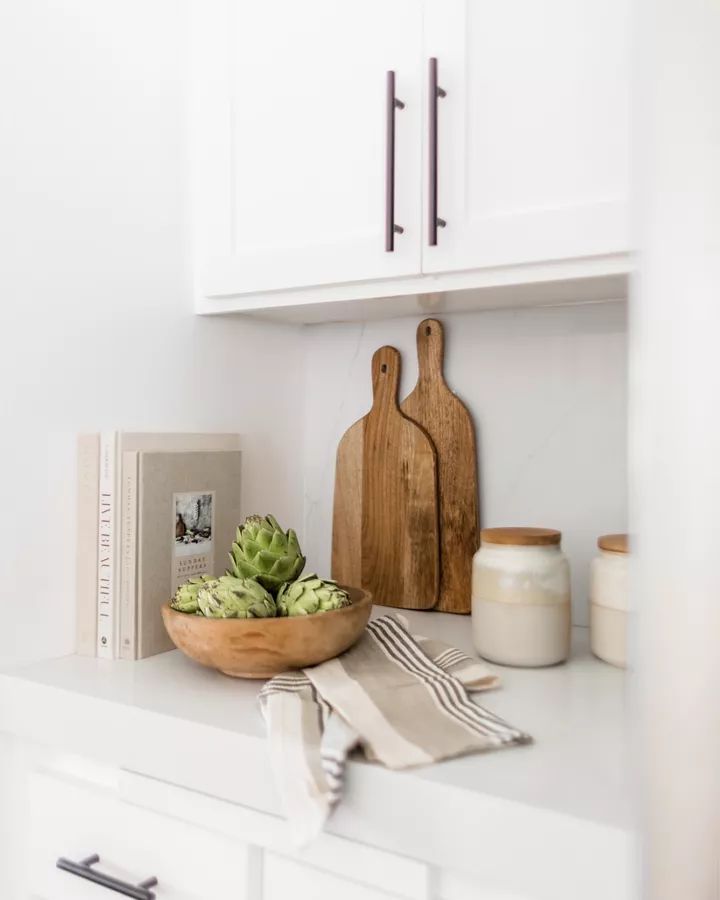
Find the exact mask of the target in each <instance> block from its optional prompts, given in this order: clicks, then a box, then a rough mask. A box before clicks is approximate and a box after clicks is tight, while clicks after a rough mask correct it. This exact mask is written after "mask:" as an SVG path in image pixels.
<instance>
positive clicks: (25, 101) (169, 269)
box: [0, 0, 302, 662]
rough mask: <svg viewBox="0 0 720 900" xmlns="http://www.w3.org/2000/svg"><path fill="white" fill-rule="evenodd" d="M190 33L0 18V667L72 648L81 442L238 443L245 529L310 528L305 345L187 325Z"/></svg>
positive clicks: (164, 0)
mask: <svg viewBox="0 0 720 900" xmlns="http://www.w3.org/2000/svg"><path fill="white" fill-rule="evenodd" d="M184 15H185V4H184V3H182V2H178V0H153V2H152V3H148V2H145V0H103V2H101V3H98V2H97V0H65V2H63V3H57V2H51V0H23V2H22V3H21V2H15V3H5V4H3V5H2V11H1V12H0V59H2V72H3V75H2V79H0V109H2V121H3V125H2V131H3V134H2V140H0V292H1V296H2V338H3V340H2V352H0V411H1V413H2V420H1V421H2V440H1V441H0V472H2V486H1V487H0V496H1V498H2V500H1V502H0V572H1V574H2V581H1V582H0V613H2V621H3V623H4V624H3V627H2V628H0V662H7V661H10V660H13V659H19V658H23V657H27V656H44V655H50V654H60V653H64V652H68V651H70V650H71V649H72V646H73V634H74V597H73V574H74V573H73V570H74V562H73V561H74V520H73V516H74V483H73V482H74V465H75V463H74V433H75V432H77V431H78V430H83V429H86V430H97V429H101V428H114V427H120V428H129V429H133V428H135V429H157V430H175V429H176V430H239V431H240V432H242V433H244V434H246V435H247V441H246V445H245V446H246V455H245V467H244V473H245V484H244V501H245V507H246V510H247V511H251V510H253V509H260V510H262V511H266V510H271V511H274V512H275V513H276V514H277V515H278V516H279V517H280V518H281V521H282V520H288V521H293V520H294V521H297V520H298V519H299V517H300V516H301V507H302V493H301V478H300V474H299V473H300V460H299V459H298V460H297V462H294V455H293V453H292V447H293V444H294V443H295V442H297V435H298V433H299V429H300V427H301V421H300V420H301V409H300V408H299V406H298V404H297V402H296V394H295V393H294V391H297V375H296V374H287V373H297V370H298V366H299V365H300V364H301V351H300V341H299V340H298V331H297V330H295V329H290V328H283V327H275V326H265V325H259V324H253V323H250V322H248V321H247V320H236V321H233V320H229V319H225V320H223V319H214V320H209V319H199V318H197V317H195V316H194V315H193V313H192V298H191V291H190V273H189V264H188V260H189V254H188V221H189V212H188V208H187V203H186V131H185V85H184V79H185V69H186V47H185V38H186V36H185V33H184ZM283 373H285V374H283ZM289 448H290V450H289Z"/></svg>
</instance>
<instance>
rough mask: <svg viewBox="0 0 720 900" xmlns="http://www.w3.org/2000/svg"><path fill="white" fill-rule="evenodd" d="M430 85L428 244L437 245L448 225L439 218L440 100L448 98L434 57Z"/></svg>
mask: <svg viewBox="0 0 720 900" xmlns="http://www.w3.org/2000/svg"><path fill="white" fill-rule="evenodd" d="M429 76H430V84H429V91H428V100H429V105H430V108H429V111H428V112H429V115H428V160H429V162H428V176H429V178H428V198H429V199H428V243H429V244H430V246H431V247H434V246H436V244H437V230H438V228H444V227H445V226H446V225H447V222H446V221H445V219H441V218H440V217H439V216H438V100H439V99H440V98H441V97H445V96H447V95H446V93H445V91H444V90H443V89H442V88H441V87H440V86H439V85H438V61H437V59H436V58H435V57H434V56H433V57H431V58H430V66H429Z"/></svg>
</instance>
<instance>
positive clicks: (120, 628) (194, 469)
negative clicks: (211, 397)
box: [77, 432, 241, 659]
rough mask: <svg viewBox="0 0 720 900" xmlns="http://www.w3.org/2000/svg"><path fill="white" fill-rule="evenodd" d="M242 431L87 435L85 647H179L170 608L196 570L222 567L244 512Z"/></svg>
mask: <svg viewBox="0 0 720 900" xmlns="http://www.w3.org/2000/svg"><path fill="white" fill-rule="evenodd" d="M240 465H241V458H240V437H239V435H237V434H162V433H157V434H152V433H146V434H143V433H128V432H107V433H106V432H103V433H102V434H82V435H79V437H78V508H77V523H78V535H77V652H78V653H80V654H83V655H86V656H100V657H104V658H107V659H114V658H117V657H119V658H121V659H142V658H143V657H146V656H152V655H153V654H155V653H162V652H163V651H165V650H170V649H172V646H173V645H172V643H171V641H170V639H169V638H168V636H167V634H166V632H165V627H164V625H163V623H162V618H161V615H160V608H161V607H162V605H163V604H164V603H167V601H168V600H169V599H170V598H171V597H172V595H173V594H174V593H175V591H176V590H177V588H178V586H179V585H181V584H183V583H184V582H185V581H187V580H188V579H189V578H191V577H193V576H195V575H205V574H209V575H222V574H223V572H224V571H225V568H226V564H227V560H226V554H227V550H228V548H229V547H230V545H231V544H232V541H233V540H234V536H235V528H236V526H237V524H238V522H240V520H241V516H240Z"/></svg>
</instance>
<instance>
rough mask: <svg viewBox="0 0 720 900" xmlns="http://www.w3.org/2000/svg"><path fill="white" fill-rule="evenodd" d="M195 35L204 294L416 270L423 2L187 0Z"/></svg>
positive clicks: (199, 266)
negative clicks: (390, 190)
mask: <svg viewBox="0 0 720 900" xmlns="http://www.w3.org/2000/svg"><path fill="white" fill-rule="evenodd" d="M191 41H192V45H193V68H192V79H191V86H192V114H191V121H192V125H191V131H192V144H193V150H192V152H193V171H194V182H195V190H194V198H195V203H194V210H193V220H194V222H195V228H196V235H195V238H196V240H195V244H196V253H197V257H196V278H197V290H198V292H199V294H200V296H201V297H206V298H207V297H210V298H211V297H213V296H228V295H232V294H248V293H253V292H267V291H273V290H278V289H288V288H302V287H307V286H311V285H321V284H328V283H340V282H348V281H359V280H363V279H376V278H387V277H395V276H404V275H409V274H418V273H419V272H420V270H421V233H420V230H421V228H420V223H421V208H422V202H421V187H420V186H421V153H422V118H423V113H422V108H421V98H422V90H423V88H422V78H421V75H422V70H421V67H420V59H421V52H422V2H421V0H363V2H361V3H360V2H356V3H339V2H337V0H302V2H298V0H262V2H258V0H196V2H195V3H194V6H193V16H192V21H191ZM389 71H393V72H395V96H396V97H397V99H398V100H400V101H401V102H402V103H404V108H400V107H397V108H396V109H395V110H394V121H395V154H394V179H395V181H394V202H395V215H394V223H395V224H397V225H398V226H400V227H402V228H403V233H402V234H396V235H395V236H394V250H392V251H391V252H388V250H386V218H387V216H386V211H387V197H386V193H387V175H388V165H387V140H388V130H389V121H388V105H389V104H388V76H387V73H388V72H389Z"/></svg>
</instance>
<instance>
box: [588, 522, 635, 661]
mask: <svg viewBox="0 0 720 900" xmlns="http://www.w3.org/2000/svg"><path fill="white" fill-rule="evenodd" d="M598 549H599V552H598V555H597V556H596V557H595V559H594V560H593V561H592V563H591V568H590V644H591V647H592V651H593V653H594V654H595V656H597V657H599V658H600V659H603V660H605V662H609V663H610V664H611V665H613V666H620V667H621V668H625V666H626V665H627V620H628V580H629V566H630V559H629V555H628V536H627V535H626V534H604V535H602V537H599V538H598Z"/></svg>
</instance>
